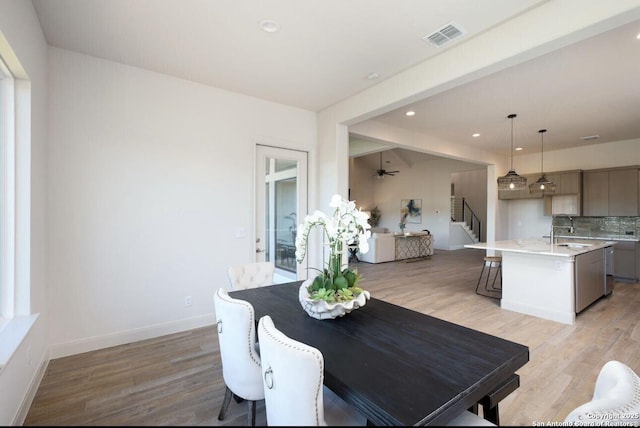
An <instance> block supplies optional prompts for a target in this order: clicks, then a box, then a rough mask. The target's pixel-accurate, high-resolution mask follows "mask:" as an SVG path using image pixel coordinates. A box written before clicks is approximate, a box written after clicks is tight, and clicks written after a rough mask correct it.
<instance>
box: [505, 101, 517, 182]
mask: <svg viewBox="0 0 640 428" xmlns="http://www.w3.org/2000/svg"><path fill="white" fill-rule="evenodd" d="M516 116H517V115H516V114H514V113H512V114H510V115H509V116H507V117H508V118H509V119H511V168H509V170H510V171H513V118H514V117H516Z"/></svg>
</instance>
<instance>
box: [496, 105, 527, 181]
mask: <svg viewBox="0 0 640 428" xmlns="http://www.w3.org/2000/svg"><path fill="white" fill-rule="evenodd" d="M516 116H517V115H516V114H513V113H512V114H510V115H509V116H507V118H509V119H511V169H509V172H507V174H506V175H504V176H502V177H498V190H521V189H525V188H526V187H527V177H522V176H520V175H518V174H517V173H516V171H515V170H514V169H513V118H514V117H516Z"/></svg>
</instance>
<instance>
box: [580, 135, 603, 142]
mask: <svg viewBox="0 0 640 428" xmlns="http://www.w3.org/2000/svg"><path fill="white" fill-rule="evenodd" d="M598 138H600V136H599V135H598V134H596V135H587V136H586V137H580V139H581V140H582V141H591V140H597V139H598Z"/></svg>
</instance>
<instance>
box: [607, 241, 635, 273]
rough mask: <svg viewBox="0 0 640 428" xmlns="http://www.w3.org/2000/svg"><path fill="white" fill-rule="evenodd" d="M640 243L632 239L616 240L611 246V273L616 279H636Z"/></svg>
mask: <svg viewBox="0 0 640 428" xmlns="http://www.w3.org/2000/svg"><path fill="white" fill-rule="evenodd" d="M639 247H640V244H638V243H637V242H633V241H617V242H616V245H614V246H613V275H614V276H615V277H616V279H622V280H630V281H634V282H635V281H637V280H638V276H640V275H639V272H638V268H639V267H640V265H639V260H638V259H639V258H640V248H639Z"/></svg>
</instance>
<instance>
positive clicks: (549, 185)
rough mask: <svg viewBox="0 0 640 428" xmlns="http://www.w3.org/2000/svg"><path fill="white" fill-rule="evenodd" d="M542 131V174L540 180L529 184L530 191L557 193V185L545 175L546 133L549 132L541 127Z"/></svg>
mask: <svg viewBox="0 0 640 428" xmlns="http://www.w3.org/2000/svg"><path fill="white" fill-rule="evenodd" d="M538 132H539V133H540V139H541V142H540V171H541V174H542V175H541V176H540V178H538V181H536V182H535V183H531V184H529V193H531V194H535V195H553V194H554V193H556V185H555V184H554V183H553V182H552V181H549V180H547V177H545V176H544V133H545V132H547V130H546V129H541V130H539V131H538Z"/></svg>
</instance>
